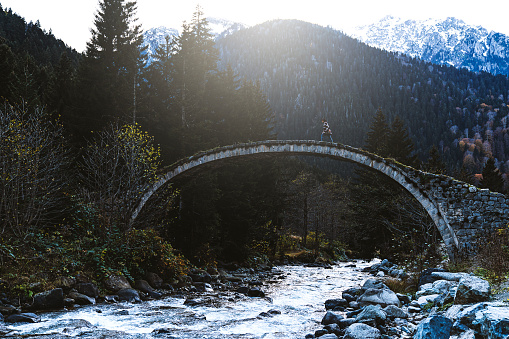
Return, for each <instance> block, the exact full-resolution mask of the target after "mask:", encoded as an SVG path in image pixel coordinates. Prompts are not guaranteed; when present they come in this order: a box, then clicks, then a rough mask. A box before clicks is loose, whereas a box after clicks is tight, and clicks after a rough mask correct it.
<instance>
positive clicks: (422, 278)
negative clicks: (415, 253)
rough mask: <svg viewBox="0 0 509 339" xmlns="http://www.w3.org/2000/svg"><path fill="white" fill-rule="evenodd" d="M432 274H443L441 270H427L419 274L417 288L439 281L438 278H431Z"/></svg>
mask: <svg viewBox="0 0 509 339" xmlns="http://www.w3.org/2000/svg"><path fill="white" fill-rule="evenodd" d="M433 272H445V270H444V269H443V268H428V269H426V270H424V271H422V272H421V274H420V275H419V280H418V281H417V287H421V285H424V284H429V283H433V282H434V281H435V280H441V278H439V277H435V276H433V275H432V274H433Z"/></svg>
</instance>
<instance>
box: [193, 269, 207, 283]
mask: <svg viewBox="0 0 509 339" xmlns="http://www.w3.org/2000/svg"><path fill="white" fill-rule="evenodd" d="M189 276H190V277H191V279H193V282H205V283H210V282H212V276H211V275H210V274H209V273H207V272H206V271H203V270H194V271H193V272H191V273H189Z"/></svg>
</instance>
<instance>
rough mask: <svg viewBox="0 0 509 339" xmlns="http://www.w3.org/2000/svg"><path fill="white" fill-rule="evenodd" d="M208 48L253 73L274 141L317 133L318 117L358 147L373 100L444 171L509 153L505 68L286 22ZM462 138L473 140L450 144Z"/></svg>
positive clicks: (372, 111) (500, 158) (246, 73)
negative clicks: (475, 65) (420, 54)
mask: <svg viewBox="0 0 509 339" xmlns="http://www.w3.org/2000/svg"><path fill="white" fill-rule="evenodd" d="M217 46H218V49H219V55H220V57H221V65H222V67H226V65H230V66H231V67H232V68H233V70H234V71H235V72H238V73H239V75H240V76H243V77H246V78H248V79H252V80H258V81H260V85H261V88H262V89H263V90H264V91H265V93H266V95H267V98H268V100H269V102H270V105H271V108H272V109H273V111H274V112H275V117H276V121H277V125H276V126H277V133H278V137H279V138H280V139H317V138H318V137H319V135H320V128H321V126H320V120H321V118H322V117H326V118H328V119H329V123H330V125H331V127H332V129H333V133H334V141H337V142H341V143H345V144H350V145H353V146H357V147H360V146H363V144H364V139H365V133H366V131H367V130H368V128H369V127H368V126H369V124H370V122H371V121H372V118H373V116H374V114H375V112H376V110H377V109H378V108H381V109H382V111H383V112H384V113H385V114H386V115H387V116H388V118H389V120H393V119H394V117H395V116H400V117H401V118H402V119H403V120H404V122H405V123H406V124H407V126H408V131H409V133H410V135H411V136H412V139H413V141H414V142H415V146H416V151H417V152H418V154H419V155H420V157H421V159H424V158H425V156H426V155H427V153H428V150H429V149H430V147H431V146H432V145H437V146H438V147H439V149H440V151H441V152H442V153H443V154H444V156H445V158H446V159H447V162H448V165H449V169H450V170H451V171H452V170H453V169H457V168H461V166H462V163H463V162H465V164H466V165H467V166H468V167H469V169H470V170H472V171H477V172H478V173H479V170H480V169H482V164H483V163H484V161H486V159H487V157H489V156H490V155H493V156H494V157H495V158H497V160H498V161H497V164H499V165H502V163H505V162H506V161H508V160H509V158H508V157H507V156H506V154H509V142H502V140H507V141H509V135H507V132H508V131H507V129H506V127H507V126H506V123H505V121H506V120H507V115H508V112H509V110H508V107H507V103H508V96H509V80H508V78H507V77H505V76H502V75H499V76H493V75H491V74H488V73H483V72H481V73H478V74H476V73H472V72H468V71H466V70H459V69H456V68H453V67H447V66H437V65H432V64H430V63H427V62H423V61H421V60H418V59H413V58H410V57H407V56H404V55H398V54H395V53H389V52H386V51H382V50H379V49H376V48H372V47H368V46H367V45H365V44H363V43H361V42H359V41H357V40H354V39H352V38H349V37H348V36H346V35H344V34H342V33H341V32H339V31H336V30H334V29H331V28H326V27H321V26H317V25H313V24H310V23H306V22H301V21H295V20H275V21H270V22H266V23H264V24H262V25H258V26H255V27H251V28H248V29H244V30H241V31H238V32H236V33H234V34H232V35H229V36H226V37H224V38H221V39H218V40H217ZM495 136H496V137H495ZM461 140H464V141H463V143H464V144H467V143H468V144H476V143H477V144H479V145H478V146H479V147H477V148H473V147H470V148H468V147H467V148H465V147H458V143H459V142H461ZM495 140H496V141H495ZM463 143H461V145H463ZM480 144H483V145H484V146H483V147H480ZM488 145H489V147H488ZM476 150H477V151H476ZM469 155H472V157H469ZM471 160H473V163H472V162H471ZM502 169H504V168H503V166H502Z"/></svg>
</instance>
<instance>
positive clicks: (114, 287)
mask: <svg viewBox="0 0 509 339" xmlns="http://www.w3.org/2000/svg"><path fill="white" fill-rule="evenodd" d="M104 285H105V286H106V288H107V289H108V290H109V291H111V292H113V293H116V292H118V291H120V290H122V289H128V288H132V287H131V284H129V281H128V280H127V278H126V277H124V276H123V275H117V274H112V275H110V276H109V277H108V279H106V281H105V282H104Z"/></svg>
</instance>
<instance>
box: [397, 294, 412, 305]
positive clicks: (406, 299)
mask: <svg viewBox="0 0 509 339" xmlns="http://www.w3.org/2000/svg"><path fill="white" fill-rule="evenodd" d="M396 296H397V297H398V299H399V301H401V303H402V304H404V305H407V304H410V302H411V301H412V298H411V297H409V296H408V295H406V294H401V293H396Z"/></svg>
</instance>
